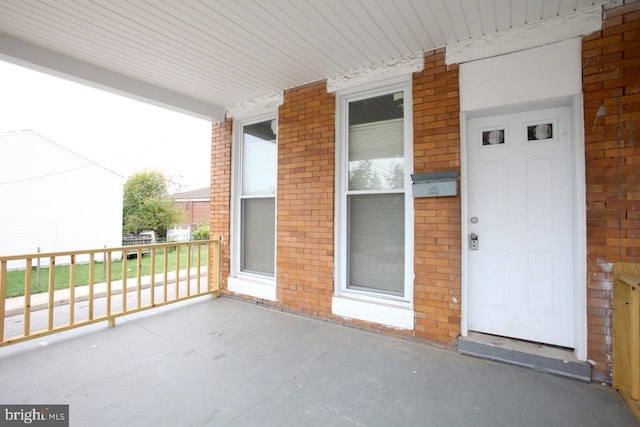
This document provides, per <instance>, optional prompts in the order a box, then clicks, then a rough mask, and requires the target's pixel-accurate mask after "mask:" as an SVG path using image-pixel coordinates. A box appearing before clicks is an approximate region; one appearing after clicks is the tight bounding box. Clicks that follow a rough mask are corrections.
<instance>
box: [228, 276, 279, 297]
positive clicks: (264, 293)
mask: <svg viewBox="0 0 640 427" xmlns="http://www.w3.org/2000/svg"><path fill="white" fill-rule="evenodd" d="M227 290H228V291H230V292H233V293H236V294H243V295H249V296H251V297H255V298H260V299H265V300H268V301H276V299H277V298H276V281H275V280H274V279H261V278H258V277H252V276H242V275H237V276H233V277H229V278H228V279H227Z"/></svg>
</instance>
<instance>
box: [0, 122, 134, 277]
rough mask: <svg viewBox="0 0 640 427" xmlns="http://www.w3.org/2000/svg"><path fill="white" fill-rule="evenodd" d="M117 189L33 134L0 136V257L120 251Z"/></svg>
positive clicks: (110, 178)
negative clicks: (105, 249)
mask: <svg viewBox="0 0 640 427" xmlns="http://www.w3.org/2000/svg"><path fill="white" fill-rule="evenodd" d="M123 184H124V179H123V177H121V176H120V175H118V174H116V173H115V172H112V171H110V170H108V169H105V168H104V167H102V166H100V165H99V164H97V163H95V162H93V161H91V160H89V159H87V158H84V157H82V156H80V155H78V154H76V153H74V152H72V151H70V150H68V149H66V148H64V147H63V146H61V145H58V144H56V143H55V142H53V141H51V140H49V139H47V138H45V137H43V136H41V135H39V134H37V133H35V132H33V131H29V130H27V131H19V132H10V133H5V134H1V135H0V256H3V255H16V254H27V253H35V252H37V251H40V252H54V251H70V250H81V249H96V248H103V247H105V246H107V247H113V246H120V245H121V238H122V191H123ZM43 261H46V260H43ZM78 261H81V260H78ZM63 262H64V261H63ZM18 267H20V265H17V264H15V263H14V264H13V265H11V263H10V265H9V268H18Z"/></svg>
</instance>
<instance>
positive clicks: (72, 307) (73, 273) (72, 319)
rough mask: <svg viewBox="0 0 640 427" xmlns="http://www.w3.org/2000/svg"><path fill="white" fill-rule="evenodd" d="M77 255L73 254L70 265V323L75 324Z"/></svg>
mask: <svg viewBox="0 0 640 427" xmlns="http://www.w3.org/2000/svg"><path fill="white" fill-rule="evenodd" d="M75 307H76V256H75V255H71V264H70V265H69V324H70V325H73V324H74V323H75V321H76V314H75Z"/></svg>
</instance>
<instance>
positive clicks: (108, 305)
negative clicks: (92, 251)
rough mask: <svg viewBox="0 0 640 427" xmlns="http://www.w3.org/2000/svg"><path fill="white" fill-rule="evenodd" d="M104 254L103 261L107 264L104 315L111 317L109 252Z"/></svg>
mask: <svg viewBox="0 0 640 427" xmlns="http://www.w3.org/2000/svg"><path fill="white" fill-rule="evenodd" d="M105 254H106V255H107V259H106V260H105V262H106V263H107V277H106V279H105V280H106V281H107V295H106V298H107V300H106V303H107V307H106V315H107V317H108V316H111V251H106V252H105Z"/></svg>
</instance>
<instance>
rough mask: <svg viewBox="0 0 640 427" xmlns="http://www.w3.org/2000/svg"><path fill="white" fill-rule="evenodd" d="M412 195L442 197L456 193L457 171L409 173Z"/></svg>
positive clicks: (455, 194)
mask: <svg viewBox="0 0 640 427" xmlns="http://www.w3.org/2000/svg"><path fill="white" fill-rule="evenodd" d="M411 180H412V181H413V185H412V187H413V197H443V196H457V195H458V172H456V171H451V172H437V173H423V174H416V175H411Z"/></svg>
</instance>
